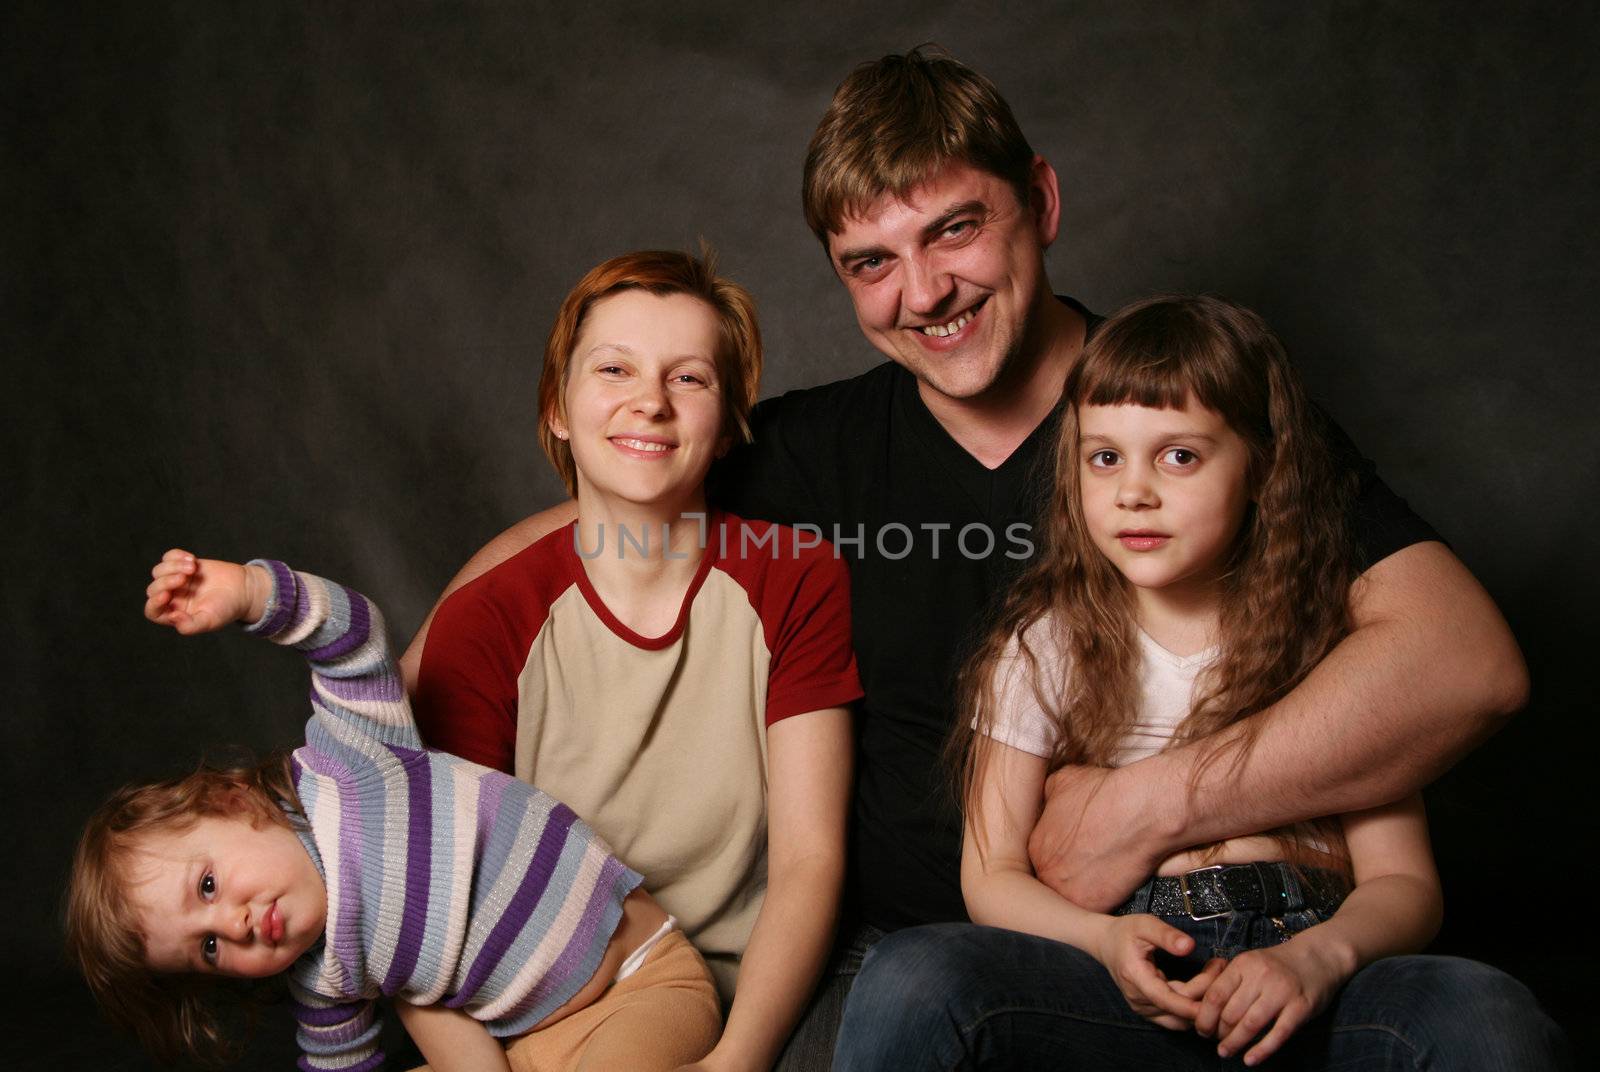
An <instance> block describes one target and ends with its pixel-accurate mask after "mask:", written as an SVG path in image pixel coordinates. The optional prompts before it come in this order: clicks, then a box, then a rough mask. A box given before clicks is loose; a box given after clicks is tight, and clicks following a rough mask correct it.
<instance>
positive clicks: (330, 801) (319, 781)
mask: <svg viewBox="0 0 1600 1072" xmlns="http://www.w3.org/2000/svg"><path fill="white" fill-rule="evenodd" d="M257 564H258V565H261V566H264V567H266V569H267V570H268V572H270V573H271V574H272V577H273V595H272V599H271V602H270V603H269V604H268V605H267V609H266V611H265V613H264V614H263V615H262V617H261V619H260V620H259V621H258V622H256V623H254V624H253V625H250V626H248V627H247V631H248V632H251V633H255V634H257V635H260V636H263V637H266V638H268V639H270V640H272V641H274V642H276V643H279V644H286V645H292V646H294V647H296V648H299V649H300V650H301V651H303V652H304V653H305V656H306V660H307V662H309V663H310V664H311V669H312V689H311V708H312V715H311V719H310V721H309V722H307V723H306V744H305V747H303V748H299V749H296V750H295V752H294V762H293V769H294V778H295V788H296V790H297V791H298V792H299V795H300V802H301V804H302V805H303V806H304V808H305V814H306V818H307V820H308V821H309V829H308V830H302V831H301V832H300V840H301V842H302V843H303V844H304V845H305V848H306V851H307V852H308V853H310V854H311V858H312V859H313V860H314V861H315V862H316V865H317V868H318V870H319V871H320V872H321V873H322V877H323V881H324V882H325V883H326V885H327V890H328V916H327V929H326V931H325V932H324V934H323V940H322V943H321V944H319V945H317V946H314V947H313V948H312V949H311V950H310V951H309V952H308V953H306V955H305V956H303V957H301V958H300V960H299V961H297V962H296V963H295V965H294V967H292V968H291V969H290V970H289V972H288V979H289V989H290V992H291V996H292V998H293V1000H294V1004H295V1012H296V1015H297V1017H298V1019H299V1021H300V1030H299V1041H300V1047H301V1050H302V1052H303V1054H304V1056H302V1058H301V1059H300V1067H301V1068H302V1069H305V1070H307V1072H320V1070H324V1069H340V1070H353V1072H367V1070H369V1069H375V1068H379V1067H381V1066H382V1064H383V1053H382V1051H381V1050H379V1049H378V1046H377V1039H378V1023H377V1021H376V1018H375V1016H374V1010H373V1002H374V1000H375V999H377V998H378V997H380V996H387V997H396V998H402V999H404V1000H406V1001H409V1002H411V1003H413V1004H417V1005H433V1004H444V1005H446V1006H449V1007H452V1008H461V1009H464V1010H466V1011H467V1012H468V1013H469V1014H471V1015H472V1016H473V1017H475V1018H476V1019H478V1020H481V1021H483V1022H484V1025H485V1026H486V1027H487V1028H488V1029H489V1031H490V1032H491V1033H492V1034H494V1035H496V1036H499V1037H510V1036H515V1035H520V1034H523V1033H524V1032H526V1031H528V1030H530V1029H531V1028H532V1027H533V1026H534V1025H536V1024H537V1023H538V1022H539V1021H540V1020H542V1019H544V1018H545V1017H546V1016H547V1015H549V1014H550V1013H551V1012H552V1011H554V1010H555V1009H557V1008H559V1007H560V1006H561V1005H563V1004H564V1003H565V1002H566V1001H567V1000H568V999H569V998H571V997H572V996H573V995H574V994H576V993H577V991H578V990H579V989H580V988H581V987H582V986H583V984H584V983H586V982H588V981H589V979H590V978H591V977H592V976H593V975H594V973H595V970H596V969H597V967H598V966H599V963H600V959H601V956H602V955H603V954H604V952H605V948H606V945H607V943H608V942H609V941H610V939H611V935H612V933H613V932H614V931H615V930H616V928H617V925H618V923H619V921H620V920H621V916H622V901H623V898H625V897H626V896H627V895H628V894H629V893H630V892H631V891H632V890H633V889H634V887H636V886H638V885H639V882H640V876H639V875H638V874H636V873H635V872H633V871H632V870H630V869H629V868H627V867H626V866H624V865H623V864H622V863H621V861H619V860H618V859H617V858H616V857H614V856H613V855H611V852H610V850H609V849H607V848H606V846H605V844H604V843H603V842H602V841H601V840H600V839H599V838H598V837H596V836H595V834H594V833H593V832H592V831H591V830H590V829H589V828H588V826H586V825H585V824H584V823H583V822H582V821H580V820H579V819H578V818H577V817H576V816H575V815H574V814H573V813H572V811H571V810H570V809H568V808H567V807H566V806H565V805H564V804H561V803H559V802H558V801H556V800H554V799H553V798H551V797H550V796H548V795H546V794H544V793H541V792H540V791H539V790H537V789H534V788H533V787H531V786H529V785H527V784H526V783H524V782H519V781H517V780H516V779H514V778H512V777H510V776H509V775H506V774H502V773H500V772H499V771H493V770H490V769H488V768H487V767H481V766H478V765H477V764H474V763H469V762H468V761H466V760H464V759H460V758H459V757H456V756H452V755H449V754H446V753H443V752H432V751H428V750H426V749H424V748H423V747H422V741H421V738H420V737H419V736H418V734H417V728H416V724H415V723H414V722H413V721H412V717H411V708H410V704H409V703H408V702H407V700H406V695H405V690H404V688H403V687H402V685H401V682H400V677H399V675H398V673H397V672H396V669H395V666H394V662H393V659H392V658H391V656H390V653H389V647H388V642H387V640H386V637H385V633H384V626H383V619H382V616H381V615H380V613H379V612H378V609H377V608H376V607H375V606H373V605H372V603H370V602H369V601H368V600H367V599H366V598H365V597H364V596H362V595H361V594H360V593H358V592H354V591H351V590H350V589H348V588H344V587H342V586H340V585H336V584H332V583H330V582H328V581H325V580H323V579H321V578H319V577H313V576H310V575H308V574H304V573H293V572H291V571H290V570H289V568H288V567H287V566H285V565H283V563H281V562H266V561H262V562H258V563H257Z"/></svg>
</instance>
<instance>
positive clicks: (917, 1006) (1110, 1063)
mask: <svg viewBox="0 0 1600 1072" xmlns="http://www.w3.org/2000/svg"><path fill="white" fill-rule="evenodd" d="M1240 917H1244V918H1240ZM1162 918H1163V919H1164V920H1165V921H1166V922H1168V923H1171V924H1173V925H1174V926H1176V927H1179V928H1181V929H1183V930H1184V931H1186V932H1188V933H1189V934H1191V935H1193V936H1194V937H1195V939H1196V950H1195V953H1194V954H1193V955H1192V957H1191V958H1188V959H1189V960H1190V961H1191V963H1190V964H1189V965H1188V967H1189V968H1190V969H1191V970H1192V969H1193V968H1197V967H1198V966H1199V964H1200V963H1202V962H1203V961H1204V960H1205V959H1206V958H1207V957H1208V956H1210V955H1212V954H1213V953H1215V954H1216V955H1222V956H1231V955H1233V954H1234V953H1237V952H1239V951H1241V950H1242V949H1244V948H1254V947H1256V946H1259V945H1264V944H1271V942H1273V941H1275V940H1277V936H1278V929H1277V926H1276V924H1273V923H1272V922H1271V921H1270V920H1267V919H1265V918H1264V917H1262V916H1260V915H1256V914H1251V913H1234V914H1233V915H1232V916H1227V917H1222V918H1219V919H1213V920H1204V921H1200V922H1196V921H1194V920H1191V919H1189V918H1188V917H1186V916H1176V917H1174V916H1163V917H1162ZM1286 922H1290V921H1286ZM1312 922H1315V920H1314V919H1310V918H1306V919H1302V920H1296V921H1293V923H1291V925H1293V924H1295V923H1297V924H1299V925H1300V926H1302V927H1303V926H1305V925H1309V923H1312ZM1164 967H1166V968H1167V969H1169V974H1174V975H1177V976H1178V977H1182V974H1183V973H1182V970H1181V969H1179V968H1178V966H1177V965H1174V964H1172V963H1170V962H1169V963H1168V964H1166V965H1164ZM1239 1067H1243V1065H1242V1063H1241V1062H1240V1061H1239V1060H1238V1058H1237V1057H1235V1058H1231V1059H1229V1060H1226V1061H1225V1060H1223V1059H1221V1058H1219V1057H1218V1056H1217V1051H1216V1041H1215V1040H1214V1039H1206V1038H1201V1037H1200V1036H1198V1035H1196V1034H1194V1033H1193V1032H1192V1031H1188V1032H1177V1031H1167V1030H1164V1029H1162V1028H1159V1027H1157V1026H1156V1025H1154V1024H1152V1023H1150V1022H1149V1021H1148V1020H1146V1019H1144V1018H1143V1017H1141V1016H1139V1015H1138V1014H1137V1013H1135V1012H1134V1011H1133V1010H1132V1009H1130V1008H1129V1007H1128V1003H1127V1001H1126V1000H1125V999H1124V998H1123V996H1122V993H1121V992H1120V991H1119V990H1118V989H1117V988H1116V986H1115V985H1114V984H1113V983H1112V981H1111V976H1110V974H1109V973H1108V972H1107V971H1106V970H1105V969H1104V968H1103V967H1101V966H1100V963H1099V961H1097V960H1095V959H1094V958H1093V957H1091V956H1089V955H1088V954H1087V953H1084V952H1082V951H1080V950H1078V949H1074V948H1073V947H1072V946H1068V945H1063V944H1062V943H1060V942H1053V941H1050V940H1049V939H1047V938H1036V937H1034V936H1032V935H1027V934H1020V933H1017V932H1015V931H1006V930H999V929H997V928H993V927H979V926H975V925H973V924H970V923H943V924H936V925H933V926H927V927H912V928H909V929H907V930H903V931H898V932H896V933H894V934H891V935H889V936H888V937H887V938H885V939H883V941H881V942H879V943H878V944H877V945H876V946H875V947H874V948H873V950H872V952H870V953H869V954H868V955H867V958H866V960H865V962H864V963H863V964H862V969H861V974H860V976H859V977H858V978H857V979H856V983H855V987H854V989H852V991H851V992H850V999H849V1001H848V1003H847V1004H846V1006H845V1012H844V1021H843V1023H842V1024H841V1026H840V1029H839V1046H838V1050H837V1053H836V1055H835V1058H834V1068H835V1069H836V1070H837V1072H862V1070H878V1069H894V1070H907V1072H910V1070H915V1069H939V1070H941V1072H944V1070H955V1069H962V1070H967V1069H1028V1070H1046V1069H1073V1070H1079V1069H1082V1070H1095V1069H1152V1070H1153V1069H1162V1070H1167V1069H1223V1068H1239ZM1266 1067H1268V1068H1276V1069H1350V1070H1354V1069H1361V1070H1363V1072H1365V1070H1370V1069H1405V1070H1408V1072H1409V1070H1416V1069H1473V1070H1479V1069H1482V1070H1512V1069H1528V1070H1538V1072H1548V1070H1551V1069H1561V1068H1569V1067H1571V1057H1570V1055H1569V1054H1568V1053H1567V1049H1566V1042H1565V1038H1564V1037H1563V1036H1562V1034H1561V1031H1560V1029H1559V1028H1558V1027H1556V1025H1555V1023H1554V1022H1553V1021H1552V1020H1551V1019H1550V1018H1549V1017H1548V1016H1546V1015H1545V1013H1544V1012H1543V1010H1541V1009H1540V1008H1539V1006H1538V1003H1537V1002H1536V1001H1535V1000H1534V997H1533V995H1532V994H1531V993H1530V992H1529V991H1528V989H1527V988H1526V987H1524V986H1523V985H1522V984H1521V983H1519V982H1517V981H1516V980H1515V979H1513V978H1511V977H1510V976H1509V975H1506V974H1505V973H1504V972H1501V971H1499V970H1497V969H1495V968H1491V967H1489V966H1488V965H1485V964H1479V963H1477V962H1476V961H1471V960H1462V959H1458V958H1455V957H1434V956H1413V957H1390V958H1388V959H1385V960H1380V961H1377V962H1376V963H1374V964H1371V965H1368V966H1367V967H1366V968H1363V969H1362V970H1361V971H1359V972H1357V973H1356V975H1355V976H1354V977H1353V978H1352V979H1351V980H1350V981H1349V983H1347V984H1346V985H1345V987H1344V989H1343V990H1342V991H1340V992H1339V994H1338V996H1337V997H1336V998H1335V999H1334V1000H1333V1003H1332V1004H1331V1005H1330V1007H1329V1008H1328V1009H1327V1010H1326V1011H1325V1012H1324V1013H1323V1014H1322V1015H1321V1016H1319V1017H1317V1018H1316V1019H1315V1020H1313V1021H1311V1022H1310V1023H1308V1024H1305V1025H1303V1026H1301V1028H1300V1030H1299V1031H1297V1032H1296V1033H1295V1034H1294V1036H1293V1037H1292V1038H1291V1039H1290V1040H1289V1042H1288V1043H1287V1044H1286V1045H1285V1047H1284V1048H1283V1049H1282V1050H1280V1051H1279V1053H1278V1054H1277V1055H1275V1056H1274V1057H1273V1058H1271V1060H1270V1061H1269V1062H1268V1063H1267V1066H1266Z"/></svg>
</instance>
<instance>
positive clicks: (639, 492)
mask: <svg viewBox="0 0 1600 1072" xmlns="http://www.w3.org/2000/svg"><path fill="white" fill-rule="evenodd" d="M716 348H717V318H716V313H715V312H713V311H712V309H711V307H710V306H708V305H706V303H705V302H703V301H701V300H700V299H698V298H694V297H691V296H689V295H687V294H666V295H656V294H651V293H649V292H648V291H643V290H624V291H621V292H619V293H617V294H612V295H609V296H608V297H605V298H601V299H600V300H599V301H597V302H595V303H594V305H592V306H591V307H590V308H589V311H588V313H587V315H586V316H585V317H584V323H583V330H582V332H581V333H580V334H579V336H578V341H577V345H576V346H575V347H574V348H573V354H572V362H571V365H570V366H569V368H568V371H567V385H566V391H565V395H564V399H565V408H566V413H565V414H561V415H557V416H555V417H552V418H551V421H550V425H551V428H552V430H553V431H554V432H555V433H556V435H557V436H559V437H560V438H562V439H565V440H567V441H568V443H569V444H570V445H571V447H572V460H573V465H574V466H575V467H576V469H577V473H578V499H579V501H580V502H584V501H588V502H595V501H596V500H603V499H610V500H614V501H621V502H627V503H632V504H636V505H664V506H668V507H670V508H673V509H679V508H693V504H694V503H695V502H696V500H697V499H698V498H699V497H700V496H701V495H702V487H703V485H704V484H705V479H706V472H707V471H708V470H709V469H710V468H711V462H712V460H713V459H714V458H716V457H717V456H718V455H719V454H721V453H722V452H724V451H725V450H727V448H728V446H729V442H730V441H729V438H728V437H727V436H726V435H724V434H723V409H722V389H721V385H720V383H719V382H718V378H717V363H716Z"/></svg>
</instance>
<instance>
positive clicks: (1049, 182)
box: [1028, 153, 1061, 249]
mask: <svg viewBox="0 0 1600 1072" xmlns="http://www.w3.org/2000/svg"><path fill="white" fill-rule="evenodd" d="M1028 209H1029V211H1031V212H1032V213H1033V225H1034V228H1035V230H1036V233H1037V234H1038V236H1039V245H1040V246H1041V247H1042V248H1044V249H1049V248H1050V244H1051V243H1052V242H1054V241H1055V240H1056V234H1057V232H1058V231H1059V230H1060V227H1061V183H1060V181H1059V180H1058V179H1057V178H1056V169H1055V168H1053V167H1051V166H1050V161H1048V160H1046V159H1045V158H1044V157H1042V156H1039V155H1038V154H1037V153H1035V154H1034V157H1033V163H1032V164H1031V165H1030V167H1029V172H1028Z"/></svg>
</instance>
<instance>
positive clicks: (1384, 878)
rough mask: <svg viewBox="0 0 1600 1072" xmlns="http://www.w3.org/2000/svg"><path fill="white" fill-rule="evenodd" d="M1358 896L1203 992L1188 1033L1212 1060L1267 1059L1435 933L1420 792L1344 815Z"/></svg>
mask: <svg viewBox="0 0 1600 1072" xmlns="http://www.w3.org/2000/svg"><path fill="white" fill-rule="evenodd" d="M1343 821H1344V829H1345V840H1346V841H1347V843H1348V844H1349V847H1350V863H1351V866H1352V868H1353V869H1354V871H1355V882H1356V885H1355V889H1353V890H1351V891H1350V895H1349V896H1348V897H1347V898H1345V901H1344V904H1342V905H1340V906H1339V910H1338V911H1337V912H1335V913H1334V915H1333V918H1331V919H1329V920H1328V921H1327V922H1326V923H1322V924H1318V925H1317V926H1315V927H1311V928H1308V929H1307V930H1304V931H1301V932H1300V933H1299V934H1297V935H1295V936H1294V937H1293V938H1291V939H1290V940H1289V941H1287V942H1285V943H1284V944H1282V945H1279V946H1272V947H1269V948H1266V949H1258V950H1254V951H1252V952H1249V953H1242V954H1240V955H1239V956H1237V957H1235V958H1234V959H1233V961H1232V962H1231V963H1230V964H1229V965H1228V966H1227V968H1225V969H1224V970H1223V971H1222V972H1221V974H1219V975H1218V976H1217V979H1216V981H1215V982H1213V983H1212V984H1211V986H1210V988H1209V989H1208V990H1207V991H1206V994H1205V999H1204V1000H1203V1001H1202V1003H1201V1009H1200V1015H1199V1016H1198V1017H1196V1019H1195V1030H1196V1031H1198V1032H1199V1033H1200V1034H1202V1035H1208V1036H1211V1035H1215V1036H1218V1037H1220V1039H1221V1041H1220V1043H1219V1044H1218V1047H1217V1052H1218V1053H1219V1054H1221V1055H1222V1056H1224V1057H1227V1056H1229V1055H1231V1054H1234V1053H1237V1052H1238V1051H1239V1050H1241V1049H1242V1048H1243V1047H1244V1046H1245V1045H1246V1044H1248V1043H1249V1041H1250V1040H1251V1039H1253V1038H1255V1037H1256V1035H1258V1034H1260V1033H1261V1031H1262V1030H1263V1029H1265V1028H1266V1027H1267V1026H1268V1025H1269V1024H1270V1025H1271V1026H1272V1030H1271V1031H1269V1032H1268V1033H1267V1035H1266V1037H1265V1038H1263V1039H1262V1040H1261V1041H1260V1042H1259V1043H1257V1044H1256V1045H1255V1046H1254V1047H1252V1048H1251V1049H1250V1051H1249V1052H1248V1053H1246V1055H1245V1063H1246V1064H1255V1063H1257V1062H1258V1061H1261V1060H1265V1059H1266V1058H1267V1057H1268V1056H1270V1055H1271V1054H1272V1053H1274V1052H1275V1051H1276V1050H1277V1049H1278V1047H1279V1046H1281V1045H1282V1044H1283V1042H1284V1040H1285V1039H1287V1038H1288V1037H1289V1035H1290V1034H1292V1033H1293V1032H1294V1030H1295V1029H1296V1028H1297V1027H1299V1026H1300V1025H1301V1024H1302V1023H1304V1022H1305V1021H1306V1020H1308V1019H1310V1018H1311V1017H1313V1016H1315V1015H1316V1014H1317V1013H1318V1012H1320V1011H1321V1010H1322V1009H1323V1008H1325V1007H1326V1006H1327V1004H1328V1002H1329V1001H1330V1000H1331V999H1332V997H1333V995H1334V994H1335V993H1337V992H1338V990H1339V988H1340V987H1341V986H1343V985H1344V984H1345V982H1347V981H1348V980H1349V978H1350V977H1351V976H1352V975H1354V974H1355V973H1356V972H1358V971H1360V970H1361V969H1362V968H1364V967H1366V966H1367V965H1368V964H1371V963H1372V962H1373V961H1375V960H1378V959H1379V958H1381V957H1391V956H1399V955H1401V954H1405V953H1415V952H1417V951H1418V950H1420V949H1422V948H1423V946H1425V945H1427V944H1428V941H1429V940H1430V939H1432V938H1433V936H1434V935H1435V934H1436V933H1438V930H1439V923H1440V920H1441V919H1442V918H1443V913H1444V903H1443V899H1442V897H1441V895H1440V891H1439V875H1438V873H1437V872H1436V871H1435V870H1434V865H1433V852H1432V850H1431V849H1430V847H1429V845H1428V824H1427V820H1426V818H1425V817H1424V814H1423V809H1422V796H1421V795H1420V794H1417V795H1414V796H1412V797H1409V798H1408V799H1406V800H1404V801H1401V802H1400V803H1398V804H1391V805H1388V806H1387V807H1382V808H1373V809H1371V810H1369V811H1364V812H1357V813H1354V814H1351V815H1346V816H1344V817H1343Z"/></svg>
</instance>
